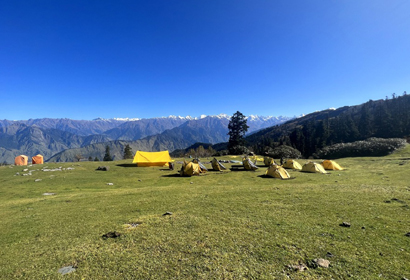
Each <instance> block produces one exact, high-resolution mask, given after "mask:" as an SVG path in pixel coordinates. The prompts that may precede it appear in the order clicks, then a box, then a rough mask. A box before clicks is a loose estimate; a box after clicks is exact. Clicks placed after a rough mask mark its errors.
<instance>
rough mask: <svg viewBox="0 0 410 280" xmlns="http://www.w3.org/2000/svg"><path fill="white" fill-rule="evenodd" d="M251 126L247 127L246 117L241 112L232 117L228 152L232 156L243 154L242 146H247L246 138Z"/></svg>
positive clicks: (229, 125) (229, 126)
mask: <svg viewBox="0 0 410 280" xmlns="http://www.w3.org/2000/svg"><path fill="white" fill-rule="evenodd" d="M248 128H249V126H248V125H247V120H246V117H245V116H244V115H243V114H242V113H241V112H239V111H236V113H235V114H233V116H232V117H231V120H230V121H229V124H228V129H229V132H228V135H229V142H228V150H229V153H230V154H241V153H242V152H241V146H244V145H245V140H244V138H243V137H244V136H245V133H246V132H247V131H248Z"/></svg>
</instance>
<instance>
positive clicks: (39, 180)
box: [34, 179, 42, 182]
mask: <svg viewBox="0 0 410 280" xmlns="http://www.w3.org/2000/svg"><path fill="white" fill-rule="evenodd" d="M41 181H42V179H35V180H34V182H41Z"/></svg>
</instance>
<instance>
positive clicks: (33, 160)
mask: <svg viewBox="0 0 410 280" xmlns="http://www.w3.org/2000/svg"><path fill="white" fill-rule="evenodd" d="M31 163H32V164H43V163H44V160H43V156H42V155H36V156H34V157H32V158H31Z"/></svg>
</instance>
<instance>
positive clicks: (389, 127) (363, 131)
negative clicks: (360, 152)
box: [246, 92, 410, 158]
mask: <svg viewBox="0 0 410 280" xmlns="http://www.w3.org/2000/svg"><path fill="white" fill-rule="evenodd" d="M409 135H410V95H407V93H406V92H404V93H403V95H401V96H397V95H396V94H392V96H391V97H386V99H385V100H377V101H373V100H369V101H368V102H366V103H364V104H361V105H357V106H346V107H342V108H339V109H336V110H325V111H321V112H315V113H312V114H309V115H306V116H304V117H301V118H298V119H295V120H292V121H289V122H287V123H285V124H282V125H280V126H275V127H271V128H268V129H264V130H262V131H260V132H258V133H255V134H253V135H251V136H248V137H247V138H246V140H247V143H248V146H249V147H252V149H253V150H254V151H255V152H256V153H258V154H262V153H263V152H264V151H265V150H266V148H267V147H275V146H278V145H288V146H291V147H293V148H296V149H297V150H299V151H300V152H301V153H302V155H303V157H306V158H307V157H309V156H311V155H312V154H314V153H315V152H317V151H318V150H320V149H322V148H324V147H326V146H330V145H333V144H337V143H350V142H354V141H360V140H365V139H368V138H371V137H377V138H407V136H409Z"/></svg>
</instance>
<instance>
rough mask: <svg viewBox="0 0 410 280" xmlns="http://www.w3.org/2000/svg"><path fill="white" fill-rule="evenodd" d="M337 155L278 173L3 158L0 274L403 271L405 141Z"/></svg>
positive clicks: (265, 275)
mask: <svg viewBox="0 0 410 280" xmlns="http://www.w3.org/2000/svg"><path fill="white" fill-rule="evenodd" d="M205 161H206V159H203V162H205ZM300 162H301V163H304V161H302V160H301V161H300ZM338 163H340V164H341V165H342V166H344V167H346V168H347V169H346V170H344V171H333V172H330V173H329V174H326V175H325V174H311V173H302V172H297V171H290V174H291V175H292V176H293V177H294V179H293V180H287V181H282V180H279V179H268V178H264V177H262V176H261V175H263V173H264V171H265V170H266V168H265V167H261V168H260V169H259V170H258V171H256V172H245V171H235V172H234V171H232V172H231V171H226V172H223V173H220V172H208V173H207V174H206V175H203V176H197V177H190V178H181V177H179V176H178V175H177V172H176V171H169V170H166V169H165V168H159V167H158V168H157V167H145V168H142V167H140V168H137V167H131V166H132V165H131V164H130V161H115V162H109V163H107V162H104V163H102V162H80V163H50V164H45V165H38V166H31V167H10V166H2V167H0V220H1V224H2V227H1V231H0V247H1V248H2V253H3V254H2V258H0V279H63V278H64V279H241V278H245V279H247V278H249V279H332V278H333V279H346V278H349V277H350V279H376V278H377V279H401V278H402V277H407V278H410V272H409V269H408V264H409V263H410V251H409V248H410V246H409V245H410V237H407V236H405V234H406V233H408V232H410V220H409V217H410V205H409V204H410V185H409V183H408V182H409V168H410V148H409V147H406V148H405V149H403V150H401V151H399V152H397V153H396V154H393V155H391V156H388V157H384V158H346V159H342V160H340V161H338ZM99 165H108V166H109V167H110V170H109V171H106V172H105V171H96V170H95V169H96V168H97V167H98V166H99ZM226 165H227V166H228V167H229V164H226ZM176 166H177V168H179V167H180V164H176ZM206 166H208V167H210V165H209V164H206ZM46 167H47V168H48V169H54V168H59V167H61V171H41V169H42V168H46ZM25 168H27V169H29V170H31V171H32V172H31V174H32V175H27V176H22V174H28V173H29V172H28V171H23V169H25ZM17 172H19V175H17V176H15V175H16V173H17ZM37 179H41V181H37V182H36V180H37ZM107 183H113V185H107ZM46 192H48V193H55V195H51V196H46V195H43V194H44V193H46ZM167 211H169V212H172V215H167V216H163V214H164V213H166V212H167ZM343 222H348V223H350V224H351V227H350V228H347V227H342V226H340V224H341V223H343ZM130 224H133V225H137V226H135V227H130V226H129V225H130ZM112 231H116V232H118V233H121V236H120V237H118V238H108V239H104V238H102V235H103V234H106V233H108V232H112ZM317 258H324V259H327V260H329V261H330V267H329V268H314V267H313V266H312V260H313V259H317ZM299 263H301V264H305V265H307V266H309V267H310V268H309V269H308V270H305V271H295V270H294V269H292V268H290V266H293V265H298V264H299ZM68 265H73V266H76V267H77V270H76V271H75V272H72V273H70V274H66V275H64V276H62V275H61V274H59V273H58V270H59V269H60V268H62V267H64V266H68Z"/></svg>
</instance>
